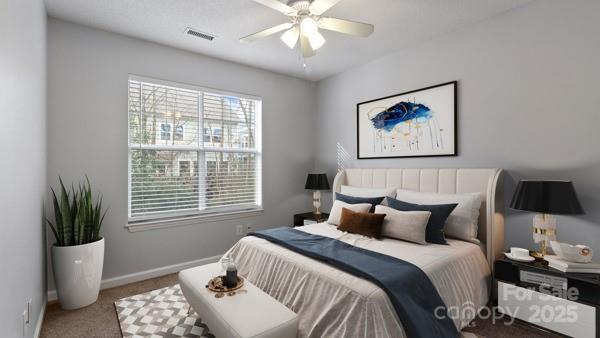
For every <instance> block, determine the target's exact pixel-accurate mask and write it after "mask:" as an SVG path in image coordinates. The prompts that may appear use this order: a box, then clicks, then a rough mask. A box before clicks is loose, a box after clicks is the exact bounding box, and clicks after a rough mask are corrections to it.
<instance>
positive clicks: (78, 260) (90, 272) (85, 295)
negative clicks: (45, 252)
mask: <svg viewBox="0 0 600 338" xmlns="http://www.w3.org/2000/svg"><path fill="white" fill-rule="evenodd" d="M103 264H104V238H102V239H101V240H99V241H96V242H93V243H89V244H83V245H74V246H53V247H52V270H53V272H54V281H55V282H56V292H57V293H58V300H59V301H60V305H61V307H62V308H63V309H65V310H73V309H78V308H80V307H84V306H87V305H90V304H92V303H94V302H95V301H96V300H97V299H98V292H99V291H100V280H101V279H102V266H103Z"/></svg>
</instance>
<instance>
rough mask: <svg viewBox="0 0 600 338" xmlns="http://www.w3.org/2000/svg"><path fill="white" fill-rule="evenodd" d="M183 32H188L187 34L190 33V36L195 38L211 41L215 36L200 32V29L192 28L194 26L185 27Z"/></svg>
mask: <svg viewBox="0 0 600 338" xmlns="http://www.w3.org/2000/svg"><path fill="white" fill-rule="evenodd" d="M184 33H185V34H188V35H191V36H195V37H197V38H201V39H204V40H208V41H212V40H213V39H214V38H215V37H214V36H212V35H210V34H207V33H202V32H201V31H199V30H197V29H194V28H191V27H187V28H186V29H185V32H184Z"/></svg>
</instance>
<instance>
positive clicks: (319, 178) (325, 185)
mask: <svg viewBox="0 0 600 338" xmlns="http://www.w3.org/2000/svg"><path fill="white" fill-rule="evenodd" d="M304 189H310V190H329V181H327V175H326V174H308V177H307V178H306V184H305V185H304Z"/></svg>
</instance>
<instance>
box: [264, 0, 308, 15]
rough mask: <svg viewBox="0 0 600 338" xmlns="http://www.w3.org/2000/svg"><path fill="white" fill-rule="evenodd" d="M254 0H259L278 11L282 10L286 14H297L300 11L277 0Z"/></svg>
mask: <svg viewBox="0 0 600 338" xmlns="http://www.w3.org/2000/svg"><path fill="white" fill-rule="evenodd" d="M254 2H258V3H259V4H261V5H264V6H267V7H269V8H272V9H274V10H276V11H278V12H281V13H283V14H285V15H296V14H298V11H297V10H295V9H294V8H292V7H290V6H288V5H286V4H284V3H282V2H279V1H277V0H254Z"/></svg>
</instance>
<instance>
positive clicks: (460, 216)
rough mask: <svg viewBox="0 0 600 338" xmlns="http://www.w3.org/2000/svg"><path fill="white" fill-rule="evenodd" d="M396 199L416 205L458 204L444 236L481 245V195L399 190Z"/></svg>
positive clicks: (449, 219)
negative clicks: (479, 228) (479, 236)
mask: <svg viewBox="0 0 600 338" xmlns="http://www.w3.org/2000/svg"><path fill="white" fill-rule="evenodd" d="M396 199H398V200H401V201H404V202H409V203H416V204H451V203H456V204H458V205H457V206H456V208H454V210H453V211H452V213H451V214H450V216H448V219H447V220H446V225H445V227H444V234H445V235H446V236H448V237H454V238H458V239H462V240H466V241H469V242H473V243H479V240H478V239H477V224H478V220H479V208H481V194H479V193H468V194H437V193H430V192H418V191H410V190H401V189H398V191H396Z"/></svg>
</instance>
